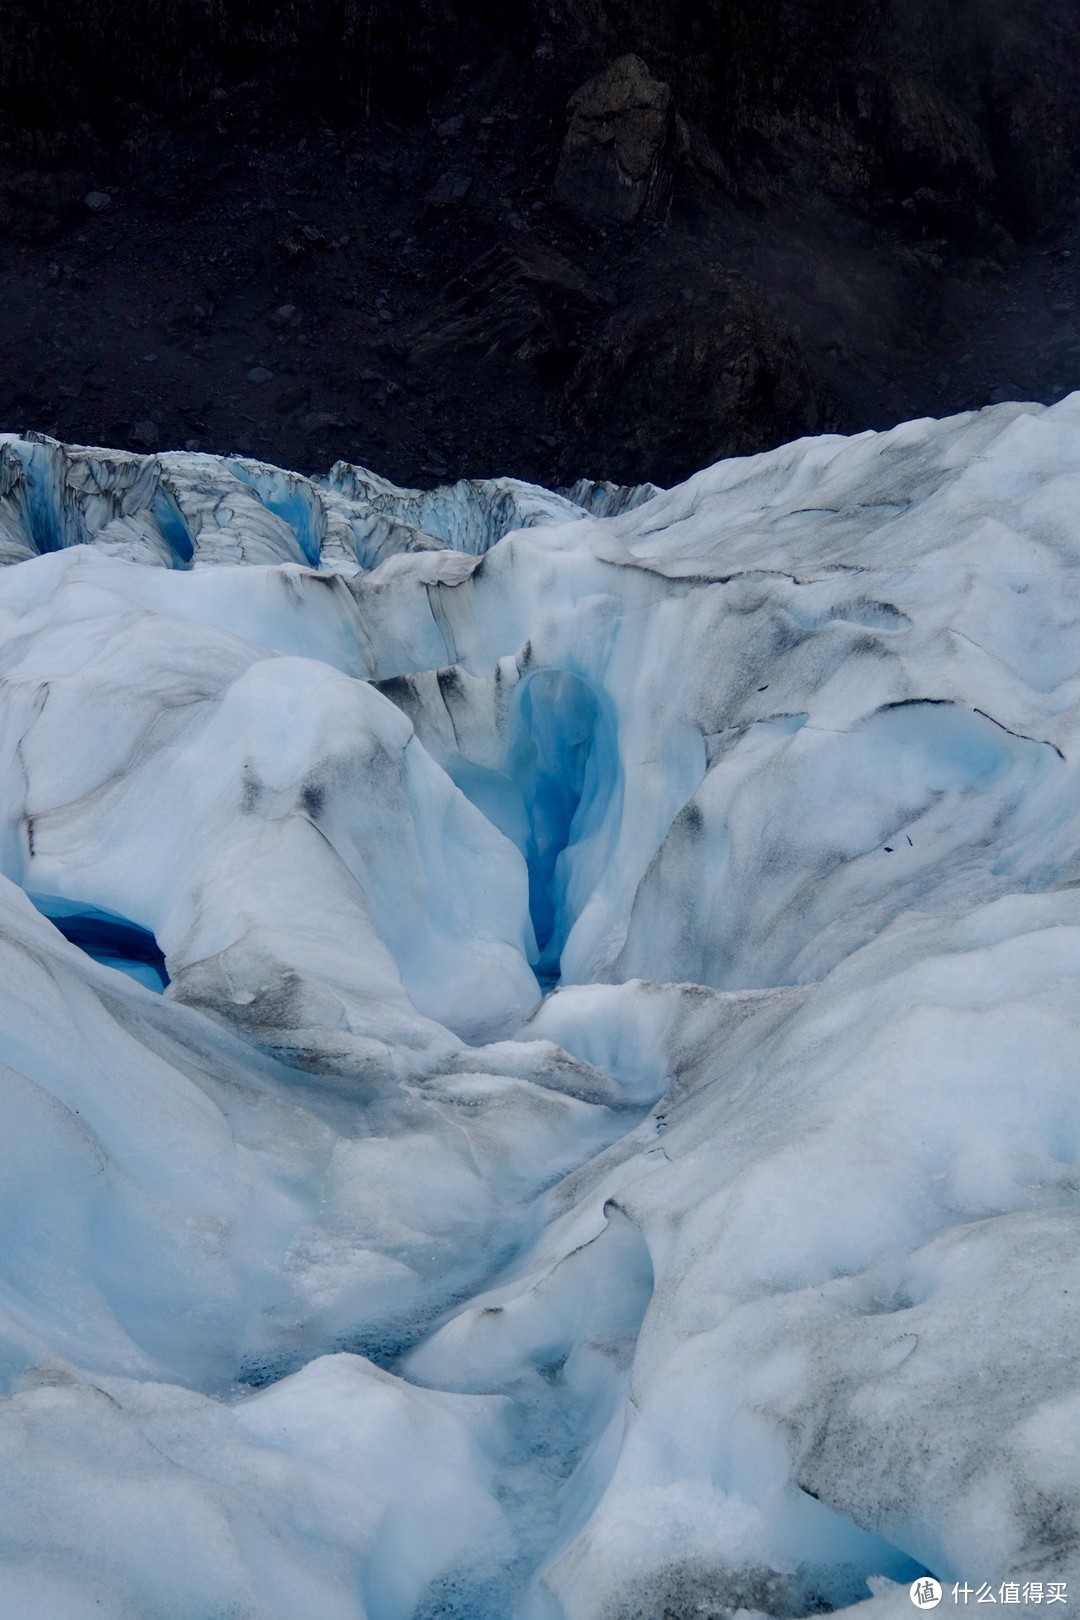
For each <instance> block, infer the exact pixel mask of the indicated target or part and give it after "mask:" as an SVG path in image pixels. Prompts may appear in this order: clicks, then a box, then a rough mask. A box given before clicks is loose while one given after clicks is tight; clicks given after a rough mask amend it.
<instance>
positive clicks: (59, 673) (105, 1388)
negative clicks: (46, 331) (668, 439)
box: [0, 395, 1080, 1620]
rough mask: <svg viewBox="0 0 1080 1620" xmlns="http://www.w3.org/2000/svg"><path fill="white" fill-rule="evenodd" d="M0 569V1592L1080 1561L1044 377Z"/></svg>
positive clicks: (1073, 465) (83, 516) (603, 1586)
mask: <svg viewBox="0 0 1080 1620" xmlns="http://www.w3.org/2000/svg"><path fill="white" fill-rule="evenodd" d="M0 562H3V563H5V564H7V566H5V567H3V568H2V569H0V1093H2V1098H3V1103H2V1106H3V1127H4V1128H3V1130H2V1131H0V1613H2V1614H3V1615H5V1616H7V1615H11V1616H13V1617H15V1620H23V1617H24V1616H25V1617H26V1620H31V1617H34V1620H37V1617H39V1616H46V1617H48V1620H85V1617H89V1616H100V1615H101V1614H107V1615H108V1616H110V1620H129V1617H130V1620H219V1617H220V1620H224V1617H225V1616H229V1617H230V1620H311V1617H312V1616H318V1617H320V1620H660V1617H664V1620H669V1617H670V1620H689V1617H694V1620H701V1617H705V1620H729V1617H732V1616H734V1615H735V1614H736V1613H737V1612H738V1611H746V1612H748V1613H749V1614H751V1615H758V1614H761V1615H768V1616H775V1617H777V1620H788V1617H795V1616H801V1615H808V1614H811V1613H820V1612H821V1611H822V1610H838V1609H843V1608H846V1607H847V1606H850V1605H855V1604H860V1605H862V1607H863V1609H864V1610H865V1612H866V1614H867V1615H868V1617H869V1620H874V1617H876V1616H879V1615H880V1616H881V1617H884V1616H886V1615H887V1614H889V1613H893V1612H895V1614H897V1615H899V1614H901V1613H903V1614H907V1613H909V1612H910V1611H911V1604H910V1600H909V1598H908V1593H907V1583H908V1582H910V1581H912V1580H913V1579H915V1578H916V1577H918V1576H921V1575H923V1574H930V1575H933V1576H935V1577H936V1578H937V1579H939V1580H940V1581H942V1582H944V1583H952V1582H969V1583H975V1584H981V1583H984V1582H987V1583H991V1585H992V1586H994V1587H996V1585H997V1583H1001V1582H1026V1581H1031V1580H1036V1581H1041V1582H1044V1583H1047V1582H1050V1581H1054V1582H1057V1583H1066V1585H1067V1583H1068V1582H1069V1581H1070V1580H1072V1581H1073V1582H1076V1581H1080V1321H1078V1311H1080V1265H1078V1260H1080V1041H1078V1038H1077V1037H1078V1030H1077V1021H1078V1013H1080V998H1078V995H1077V988H1078V984H1080V830H1078V829H1080V781H1078V779H1077V768H1076V761H1077V759H1078V757H1080V395H1076V396H1072V397H1071V398H1069V399H1066V400H1064V401H1062V402H1061V403H1060V404H1058V405H1055V406H1053V407H1050V408H1043V407H1041V406H1034V405H1001V406H996V407H993V408H992V409H989V410H985V411H982V412H978V413H969V414H967V415H964V416H959V417H954V418H952V419H950V420H947V421H942V422H935V421H919V422H913V423H907V424H905V425H903V426H901V427H899V428H896V429H894V430H892V431H890V432H887V433H878V434H875V433H865V434H861V435H858V436H856V437H853V438H840V437H825V438H818V439H807V440H802V441H800V442H798V443H796V444H792V445H788V446H785V447H783V448H781V449H779V450H775V451H771V452H768V453H767V454H763V455H759V456H755V457H751V458H746V459H740V460H732V461H727V462H722V463H720V464H718V465H717V466H715V467H712V468H709V469H707V470H705V471H703V472H701V473H699V474H698V475H697V476H696V477H694V478H691V479H690V480H688V481H687V482H686V483H685V484H682V485H680V486H678V487H677V488H675V489H671V490H658V489H654V488H652V487H651V486H642V487H640V488H638V489H633V490H623V489H617V488H613V487H611V486H607V485H591V484H587V483H584V482H583V483H581V484H578V485H577V486H575V487H574V488H573V489H571V490H569V491H567V492H564V493H561V494H556V493H552V492H549V491H545V490H541V489H537V488H534V487H532V486H529V485H525V484H522V483H519V482H516V481H514V480H512V479H493V480H488V481H476V482H470V483H463V484H458V485H455V486H452V487H450V488H446V489H441V490H435V491H410V490H400V489H396V488H395V487H394V486H393V485H390V484H388V483H386V482H385V481H384V480H382V479H380V478H378V477H377V476H376V475H375V474H373V473H370V472H367V471H366V470H364V469H361V468H357V467H352V466H348V465H345V464H338V466H336V467H335V468H334V469H333V470H332V471H331V472H330V473H329V474H328V475H327V476H326V477H325V478H323V479H306V478H302V477H300V476H299V475H296V474H292V473H287V472H284V471H282V470H280V469H277V468H273V467H269V466H266V465H264V464H262V463H258V462H255V461H252V460H250V459H246V458H240V457H236V458H231V459H219V458H214V457H210V456H200V455H189V454H161V455H157V456H150V457H138V456H131V455H126V454H123V453H120V452H113V451H108V450H103V449H97V448H86V447H68V446H63V445H60V444H58V443H56V442H55V441H53V440H50V439H47V438H43V437H41V436H29V437H25V438H19V437H15V436H8V437H0ZM1078 1590H1080V1588H1078Z"/></svg>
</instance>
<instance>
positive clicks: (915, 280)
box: [0, 0, 1080, 483]
mask: <svg viewBox="0 0 1080 1620" xmlns="http://www.w3.org/2000/svg"><path fill="white" fill-rule="evenodd" d="M1077 60H1080V7H1078V6H1077V5H1076V3H1075V0H1009V3H1008V4H1006V3H1005V0H776V4H775V5H773V6H770V7H766V6H763V5H761V4H760V0H523V3H522V4H521V5H520V6H516V7H513V8H508V7H506V6H504V5H496V4H495V3H494V0H411V3H410V4H408V5H401V4H400V3H398V0H308V3H306V4H304V5H300V4H299V0H236V3H231V0H230V3H228V4H226V3H225V0H130V4H125V5H124V6H117V5H116V4H115V3H113V0H9V4H8V8H7V11H6V12H5V28H4V46H3V49H2V50H0V253H2V254H3V263H2V268H0V290H2V292H3V297H2V298H0V422H2V423H3V425H4V426H6V427H15V428H23V429H40V430H44V431H48V432H53V433H56V434H58V435H59V436H60V437H62V438H65V439H68V440H76V441H82V442H98V443H100V442H110V443H128V442H130V443H131V444H132V445H133V446H134V445H135V444H136V443H137V444H138V445H139V447H141V448H147V447H149V446H148V444H147V433H148V426H149V427H153V428H154V429H155V430H156V431H155V434H154V435H153V436H152V437H154V438H155V439H157V438H158V437H160V443H161V444H162V445H165V444H169V445H173V446H184V445H191V446H192V447H197V448H200V449H207V450H217V451H222V452H229V451H232V450H236V449H240V450H244V451H246V452H247V453H251V454H256V455H261V456H264V457H266V458H267V459H271V460H276V461H279V462H283V463H285V464H291V465H295V466H299V467H303V468H306V469H310V470H317V469H319V468H321V467H324V466H325V465H327V464H328V463H329V462H331V461H333V460H335V459H337V458H339V457H343V458H345V459H352V460H359V461H362V462H368V463H372V464H375V465H378V466H380V467H382V468H384V469H385V470H386V471H387V472H388V473H389V474H390V475H391V476H393V477H394V478H396V479H398V480H399V481H400V480H404V481H415V480H420V481H426V480H429V479H432V478H441V477H444V476H451V475H458V474H483V473H487V472H490V471H491V470H492V469H494V468H504V469H511V470H513V471H515V472H517V473H519V474H522V475H524V476H527V477H534V478H537V479H539V480H542V481H544V482H548V483H551V482H558V481H560V480H563V481H571V480H572V479H573V478H575V477H576V476H577V475H578V474H580V473H593V474H597V473H604V474H608V475H615V476H618V477H620V478H631V479H634V480H637V479H657V480H670V479H673V478H677V477H679V476H682V475H683V474H685V473H688V472H690V471H692V470H694V469H695V468H696V467H698V466H700V465H702V464H703V463H704V462H706V461H708V460H710V459H712V458H713V457H714V456H716V455H718V454H721V453H724V452H725V451H730V450H742V449H751V450H752V449H757V448H764V447H765V446H766V445H769V444H773V443H777V442H779V441H780V440H781V439H783V438H785V437H787V436H789V435H790V434H792V433H801V432H807V431H814V430H816V429H820V428H824V427H833V426H835V427H837V428H840V429H844V430H848V429H858V428H862V427H866V426H884V425H887V424H888V423H889V422H892V421H896V420H898V419H899V418H901V417H903V416H907V415H913V414H918V413H920V412H923V411H932V412H934V413H937V414H943V413H946V412H948V411H949V410H955V409H962V408H964V407H966V406H968V405H974V404H979V403H985V402H986V400H987V399H988V398H990V397H993V395H994V393H995V391H997V390H998V389H1003V390H1004V396H1002V394H1000V393H998V394H997V397H1009V396H1013V397H1015V396H1016V395H1017V394H1022V395H1024V396H1026V397H1044V396H1045V397H1056V396H1057V394H1058V393H1060V392H1061V391H1063V390H1064V389H1065V388H1068V387H1071V386H1076V385H1077V384H1080V362H1078V359H1077V356H1078V355H1080V348H1078V347H1077V339H1076V332H1075V323H1074V322H1073V321H1072V320H1070V319H1068V318H1066V317H1067V315H1068V313H1069V306H1070V305H1071V304H1073V303H1075V302H1076V301H1077V300H1078V299H1080V270H1078V264H1080V251H1078V252H1076V253H1075V255H1074V258H1073V260H1072V261H1070V260H1069V258H1068V242H1069V241H1070V240H1071V238H1067V237H1062V238H1061V239H1060V242H1059V247H1060V251H1061V254H1062V255H1064V256H1062V257H1059V258H1058V259H1056V260H1049V261H1047V260H1044V259H1043V258H1042V256H1041V252H1040V249H1039V247H1037V246H1033V245H1025V244H1031V243H1033V242H1035V241H1036V239H1037V238H1038V237H1039V236H1040V234H1042V233H1046V232H1048V231H1053V230H1061V229H1063V228H1064V229H1068V228H1069V222H1070V220H1071V219H1072V217H1073V215H1074V213H1075V210H1076V206H1077V204H1076V192H1077V190H1078V182H1077V175H1078V173H1080V96H1077V94H1076V92H1075V86H1074V69H1075V63H1076V61H1077ZM103 198H105V199H108V200H107V201H102V199H103ZM1077 247H1078V249H1080V237H1078V240H1077ZM1074 272H1075V273H1074ZM283 310H289V311H291V312H292V313H291V314H290V315H288V316H284V315H282V314H281V313H280V312H281V311H283ZM980 323H981V324H980ZM1025 332H1026V333H1027V337H1026V338H1025ZM43 334H47V338H43Z"/></svg>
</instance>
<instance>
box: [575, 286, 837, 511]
mask: <svg viewBox="0 0 1080 1620" xmlns="http://www.w3.org/2000/svg"><path fill="white" fill-rule="evenodd" d="M684 293H685V296H684V297H680V300H679V304H678V305H676V306H675V307H672V306H671V305H670V304H669V303H668V302H667V301H666V300H663V299H661V300H657V301H654V302H652V303H649V304H646V305H644V306H643V307H640V308H636V309H634V310H632V311H629V312H623V311H620V313H619V314H617V315H615V316H613V317H612V319H611V320H610V321H609V322H608V324H607V325H606V326H605V327H604V328H603V329H602V330H601V331H600V332H599V334H598V335H597V337H596V338H595V339H594V341H593V342H592V343H591V344H590V346H589V348H588V349H587V350H586V352H585V354H584V356H583V357H582V359H581V362H580V363H579V365H578V367H577V369H576V371H575V372H574V375H573V377H572V378H571V380H570V386H569V389H568V397H569V405H570V416H571V420H572V422H573V424H574V428H575V430H576V432H577V433H578V434H579V435H580V438H581V440H582V441H583V442H585V443H587V444H590V445H593V446H595V447H596V448H595V451H594V463H595V465H596V467H597V470H598V472H599V474H600V476H601V477H603V478H611V479H614V480H616V481H619V482H623V483H628V482H630V481H631V480H632V478H633V477H634V476H635V475H636V469H637V468H639V467H643V466H648V467H649V469H650V477H652V478H653V479H654V481H655V482H658V483H661V484H663V483H670V482H673V481H674V480H676V479H677V478H680V477H683V476H685V472H686V469H687V467H688V464H689V461H690V458H692V457H693V456H695V455H698V456H700V457H701V464H702V465H703V466H704V465H707V464H708V463H709V462H713V461H719V460H720V458H721V457H723V456H731V455H741V454H744V453H746V452H750V451H753V450H756V449H758V448H759V447H760V445H761V444H762V443H763V442H766V441H768V440H770V439H772V438H773V437H774V436H775V437H776V438H777V439H778V440H783V439H791V438H798V437H799V436H800V435H802V434H804V433H816V432H818V431H819V429H820V428H821V427H823V426H825V425H826V422H825V419H824V413H823V411H822V409H821V406H820V404H819V402H818V400H817V398H816V395H815V390H814V383H813V379H812V378H811V376H810V372H809V369H808V367H807V365H806V361H805V359H804V358H803V355H802V353H801V351H800V348H799V345H798V342H797V340H796V339H795V336H794V334H793V333H791V332H790V331H788V330H787V329H786V328H785V327H784V326H783V324H782V323H781V322H779V321H778V320H777V319H776V317H775V315H774V314H773V313H772V310H771V308H770V305H769V301H768V299H767V298H766V297H765V296H764V294H763V293H762V292H761V290H760V288H758V287H755V286H754V284H753V283H752V282H750V281H747V280H746V279H745V278H744V277H742V276H733V275H724V274H722V273H719V272H713V273H712V274H710V275H707V276H706V277H705V278H704V281H703V284H699V287H698V288H697V290H695V289H693V288H689V287H688V288H686V289H684ZM680 306H681V307H680ZM659 401H663V408H662V410H658V409H657V403H658V402H659ZM703 452H704V453H703Z"/></svg>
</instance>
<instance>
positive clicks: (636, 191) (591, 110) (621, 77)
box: [555, 56, 674, 225]
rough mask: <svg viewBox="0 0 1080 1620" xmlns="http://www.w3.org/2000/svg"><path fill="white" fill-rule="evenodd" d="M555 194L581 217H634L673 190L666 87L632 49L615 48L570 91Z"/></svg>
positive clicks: (657, 206) (625, 220)
mask: <svg viewBox="0 0 1080 1620" xmlns="http://www.w3.org/2000/svg"><path fill="white" fill-rule="evenodd" d="M566 110H567V114H568V117H569V120H570V127H569V128H568V130H567V132H566V139H565V140H564V141H563V147H562V153H561V155H560V157H559V167H558V169H557V171H556V174H555V196H556V198H557V199H558V200H559V201H560V202H563V203H565V204H566V205H567V207H568V208H570V209H572V210H573V211H574V212H575V213H577V214H580V215H581V217H582V218H583V219H590V220H599V221H604V220H616V221H619V222H621V223H622V224H624V225H629V224H632V223H633V221H634V220H636V219H638V218H640V216H641V215H642V214H645V213H649V214H656V213H660V212H662V211H663V209H664V208H665V207H666V205H667V203H668V202H669V200H670V197H671V177H670V173H669V171H668V168H667V164H666V158H667V154H668V149H669V147H670V146H671V143H672V132H673V128H674V115H673V111H672V101H671V91H670V89H669V88H668V86H667V85H666V84H661V83H660V81H659V80H658V79H653V78H650V76H649V70H648V69H647V68H646V66H645V64H644V62H642V61H641V59H640V58H639V57H637V56H620V57H619V58H618V60H617V61H615V62H612V64H611V66H610V67H609V68H606V69H605V70H604V72H603V73H599V74H597V76H596V78H594V79H590V80H589V81H588V83H587V84H583V85H582V86H581V89H580V90H577V91H575V92H574V94H573V95H572V96H571V97H570V102H569V105H568V106H567V109H566Z"/></svg>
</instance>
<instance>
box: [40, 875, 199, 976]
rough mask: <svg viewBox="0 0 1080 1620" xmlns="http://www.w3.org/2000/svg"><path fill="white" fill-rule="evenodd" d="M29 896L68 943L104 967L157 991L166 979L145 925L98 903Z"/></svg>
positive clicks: (156, 946)
mask: <svg viewBox="0 0 1080 1620" xmlns="http://www.w3.org/2000/svg"><path fill="white" fill-rule="evenodd" d="M29 898H30V900H31V901H32V902H33V903H34V905H35V906H36V907H37V909H38V911H40V912H41V914H42V916H43V917H48V919H49V921H50V922H51V923H52V925H53V927H54V928H56V929H58V930H59V932H60V933H61V934H63V936H64V938H65V939H66V940H68V941H69V942H70V943H71V944H72V945H77V946H78V947H79V949H80V950H81V951H85V952H86V954H87V956H89V957H92V958H93V960H94V961H95V962H100V963H101V964H102V965H103V966H104V967H111V968H116V969H117V971H118V972H120V973H126V974H127V976H128V978H129V979H134V980H135V981H136V983H137V984H143V985H145V986H146V987H147V989H148V990H156V991H158V992H159V993H160V992H161V991H163V990H164V989H165V987H166V986H167V985H168V983H169V974H168V970H167V969H166V966H165V956H164V953H163V952H162V949H161V947H160V945H159V944H158V942H157V940H156V939H155V938H154V936H153V934H152V933H151V932H150V930H149V929H148V928H140V927H139V925H138V923H133V922H131V921H130V920H129V919H128V918H127V917H121V916H119V915H117V913H116V912H114V911H103V910H102V909H101V908H100V907H98V906H87V905H81V904H80V903H79V902H78V901H73V900H64V899H61V898H60V897H59V896H57V895H44V894H31V895H30V896H29Z"/></svg>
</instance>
